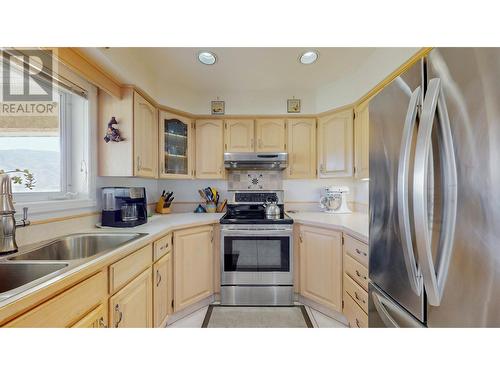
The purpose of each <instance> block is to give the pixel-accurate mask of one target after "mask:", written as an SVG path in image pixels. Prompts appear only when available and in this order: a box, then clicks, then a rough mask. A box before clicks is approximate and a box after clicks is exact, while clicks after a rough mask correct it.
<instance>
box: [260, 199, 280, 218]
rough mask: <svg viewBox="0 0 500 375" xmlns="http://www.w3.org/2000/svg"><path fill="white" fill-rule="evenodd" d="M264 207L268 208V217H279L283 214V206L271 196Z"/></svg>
mask: <svg viewBox="0 0 500 375" xmlns="http://www.w3.org/2000/svg"><path fill="white" fill-rule="evenodd" d="M264 208H265V209H266V218H268V219H279V218H280V216H281V208H280V206H278V203H277V202H276V200H275V199H273V198H271V197H269V198H268V199H267V202H266V203H264Z"/></svg>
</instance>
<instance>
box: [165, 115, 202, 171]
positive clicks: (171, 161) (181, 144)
mask: <svg viewBox="0 0 500 375" xmlns="http://www.w3.org/2000/svg"><path fill="white" fill-rule="evenodd" d="M158 125H159V126H158V130H159V154H158V156H159V176H160V178H175V179H182V178H194V156H195V152H194V123H193V120H191V119H189V118H187V117H182V116H178V115H175V114H173V113H169V112H165V111H160V114H159V124H158Z"/></svg>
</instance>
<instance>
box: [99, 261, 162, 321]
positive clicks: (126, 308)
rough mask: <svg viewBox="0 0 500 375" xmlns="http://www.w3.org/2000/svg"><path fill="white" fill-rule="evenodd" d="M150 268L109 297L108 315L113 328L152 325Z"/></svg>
mask: <svg viewBox="0 0 500 375" xmlns="http://www.w3.org/2000/svg"><path fill="white" fill-rule="evenodd" d="M152 283H153V280H152V269H151V267H150V268H148V269H147V270H146V271H144V272H143V273H141V274H140V275H139V276H137V277H136V278H135V279H134V280H132V281H131V282H130V283H129V284H127V285H126V286H125V287H124V288H123V289H122V290H120V291H119V292H118V293H116V294H115V295H114V296H112V297H111V298H110V299H109V317H110V321H111V326H112V327H115V328H149V327H152V326H153V309H152V306H153V284H152Z"/></svg>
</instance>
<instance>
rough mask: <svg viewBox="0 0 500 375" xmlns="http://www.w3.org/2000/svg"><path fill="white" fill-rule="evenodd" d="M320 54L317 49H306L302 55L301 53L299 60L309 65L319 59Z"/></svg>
mask: <svg viewBox="0 0 500 375" xmlns="http://www.w3.org/2000/svg"><path fill="white" fill-rule="evenodd" d="M318 56H319V53H318V52H316V51H306V52H303V53H302V55H300V58H299V60H300V62H301V63H302V64H306V65H309V64H312V63H313V62H315V61H316V60H317V59H318Z"/></svg>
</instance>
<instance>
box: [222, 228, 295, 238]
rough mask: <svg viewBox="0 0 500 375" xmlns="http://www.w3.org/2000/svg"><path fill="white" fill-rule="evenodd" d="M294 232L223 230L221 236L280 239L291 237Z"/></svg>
mask: <svg viewBox="0 0 500 375" xmlns="http://www.w3.org/2000/svg"><path fill="white" fill-rule="evenodd" d="M292 232H293V231H292V230H290V229H272V230H233V229H223V230H221V235H222V236H224V237H233V236H249V237H256V236H265V237H278V236H283V235H287V236H291V235H292Z"/></svg>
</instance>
